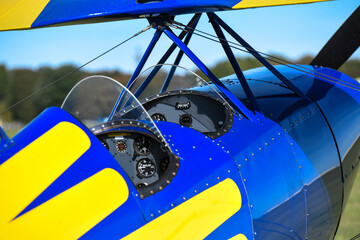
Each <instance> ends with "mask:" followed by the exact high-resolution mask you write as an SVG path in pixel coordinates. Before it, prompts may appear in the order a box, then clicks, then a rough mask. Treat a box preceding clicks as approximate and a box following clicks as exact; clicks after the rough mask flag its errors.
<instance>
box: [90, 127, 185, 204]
mask: <svg viewBox="0 0 360 240" xmlns="http://www.w3.org/2000/svg"><path fill="white" fill-rule="evenodd" d="M115 126H116V125H115ZM136 126H137V125H136ZM97 136H98V138H99V140H100V141H101V142H103V144H104V146H105V145H106V146H108V149H109V152H110V153H111V154H112V156H113V157H114V158H115V160H116V161H117V162H118V163H119V164H120V166H121V167H122V169H123V170H124V171H125V172H126V174H127V176H128V177H129V179H131V181H132V183H133V184H134V186H136V188H137V190H138V191H139V193H140V198H142V199H143V198H145V197H147V196H149V195H152V194H155V193H156V192H158V191H161V190H162V189H163V188H164V187H165V186H167V185H168V184H169V183H170V182H171V180H172V179H173V177H174V176H175V175H174V173H176V172H177V169H178V168H179V162H178V161H179V158H178V157H176V156H175V155H174V154H172V153H171V152H170V151H169V149H168V148H166V147H165V146H164V144H163V143H162V142H161V140H160V139H158V138H156V137H155V136H152V135H150V134H148V133H142V132H139V131H136V132H135V131H134V132H130V131H129V132H117V131H114V132H111V133H100V134H98V135H97ZM145 155H146V156H145Z"/></svg>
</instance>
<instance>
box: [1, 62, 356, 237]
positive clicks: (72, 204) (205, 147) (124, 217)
mask: <svg viewBox="0 0 360 240" xmlns="http://www.w3.org/2000/svg"><path fill="white" fill-rule="evenodd" d="M305 67H306V68H309V69H311V70H312V69H315V70H316V71H317V72H321V73H323V74H325V75H326V76H327V77H326V78H328V79H330V80H332V81H333V80H334V79H333V78H331V77H335V78H336V79H338V80H337V81H338V83H333V82H329V81H324V79H320V78H318V79H317V78H315V77H313V76H312V75H310V74H303V73H301V72H299V71H295V70H292V69H289V68H287V67H285V66H284V67H278V70H279V71H280V72H282V74H284V75H285V76H286V77H287V78H288V79H289V80H290V81H291V82H292V83H294V84H295V85H296V86H297V87H298V88H299V89H300V90H301V91H302V92H303V93H304V94H305V95H306V96H307V97H306V98H301V97H299V96H297V95H296V94H295V93H294V92H293V91H291V90H290V89H288V88H286V87H285V86H284V85H283V84H282V83H280V82H279V80H277V78H276V77H275V76H274V75H273V74H271V73H270V72H269V71H268V70H266V69H264V68H259V69H254V70H250V71H245V76H246V78H247V79H248V82H249V85H250V88H251V90H252V91H253V93H254V95H255V97H256V99H257V101H258V103H259V105H260V107H261V112H262V113H259V112H257V116H261V115H262V114H264V115H265V118H260V117H259V119H260V121H250V120H248V119H246V118H245V117H243V116H241V115H236V114H232V115H231V123H230V125H231V128H228V129H226V131H225V133H223V134H219V136H218V137H213V138H211V137H209V136H206V135H204V134H202V133H201V132H199V131H196V130H194V129H191V128H188V127H184V126H181V125H180V124H176V123H172V122H167V121H159V122H157V126H158V128H159V129H160V131H161V132H162V134H163V136H164V137H165V139H166V141H167V143H168V144H169V147H170V149H171V151H172V152H173V153H174V154H175V155H176V156H178V157H179V167H178V170H177V172H174V173H173V175H172V176H171V181H169V183H168V185H166V186H165V187H161V188H159V189H158V190H157V191H156V192H155V193H151V194H150V195H149V196H147V197H145V198H141V196H140V195H139V191H138V189H137V188H136V187H135V186H134V184H133V182H132V181H131V179H130V178H129V177H128V176H127V173H126V172H125V171H124V169H122V168H121V166H120V164H119V162H118V161H117V160H116V159H115V158H114V157H113V155H112V154H110V153H109V151H108V150H107V149H106V148H105V147H104V146H103V145H102V143H101V142H100V141H99V140H98V139H97V137H96V136H94V134H93V133H92V132H91V131H90V130H89V129H87V128H86V127H85V126H84V125H82V124H81V123H80V122H79V121H78V120H77V119H75V118H74V117H73V116H71V115H70V114H68V113H67V112H65V111H64V110H61V109H59V108H49V109H47V110H45V111H44V112H43V113H42V114H40V115H39V116H38V117H37V118H36V119H34V120H33V121H32V122H31V123H29V125H28V126H26V127H25V128H24V129H23V130H22V131H21V132H20V133H18V134H17V135H16V136H15V137H14V138H13V139H12V140H11V141H8V142H6V143H4V144H2V145H1V147H2V148H0V171H1V173H2V174H1V175H0V178H1V179H2V181H1V182H0V190H1V191H0V193H1V194H3V195H4V196H0V197H1V198H0V200H1V201H0V203H1V204H0V207H2V208H1V209H2V211H3V212H6V214H3V215H1V216H0V220H1V221H0V234H1V236H4V238H11V239H16V238H18V239H21V238H25V236H26V238H33V239H49V238H53V237H54V234H56V236H57V237H58V238H60V239H61V238H81V239H122V238H125V239H138V238H141V239H143V238H149V237H151V238H154V239H168V238H178V239H230V238H233V239H274V240H275V239H276V240H281V239H316V240H318V239H325V240H327V239H333V237H334V234H335V233H336V230H337V227H338V224H339V221H340V218H341V213H342V211H343V209H344V207H345V203H346V201H347V199H348V196H349V193H350V190H351V187H352V184H353V182H354V179H355V177H356V174H357V172H358V169H359V167H358V162H359V156H360V146H359V144H360V143H359V140H358V137H359V133H360V124H358V123H359V120H360V108H359V102H360V96H359V93H358V91H357V90H356V89H355V88H357V87H358V84H357V83H356V82H355V80H353V79H351V78H349V77H347V76H346V75H344V74H341V73H339V72H337V71H334V70H331V69H327V68H313V67H311V66H305ZM329 76H331V77H329ZM340 80H341V81H346V82H347V83H346V84H345V85H347V86H350V87H351V86H352V87H351V88H350V87H344V86H343V85H344V82H341V81H340ZM222 81H223V82H224V84H225V85H226V86H227V87H228V88H229V89H230V90H231V91H232V93H233V94H234V95H236V96H237V97H238V98H240V99H242V101H243V102H244V103H245V105H248V103H247V100H246V97H245V95H244V93H243V90H242V88H241V85H240V84H239V82H238V80H237V79H236V77H234V76H229V77H226V78H224V79H223V80H222ZM197 90H198V91H206V90H207V88H206V87H204V88H202V87H199V88H197ZM210 107H211V106H210ZM199 111H200V112H201V111H202V109H199ZM202 113H203V112H202ZM203 114H204V113H203ZM105 125H106V126H105ZM103 126H104V129H111V126H112V125H111V123H104V124H103ZM99 128H102V126H99ZM54 129H55V130H54ZM56 129H60V130H56ZM74 131H75V132H77V134H76V136H75V135H74ZM104 131H105V132H106V131H108V130H104ZM111 131H119V132H121V131H122V130H121V128H119V129H118V130H117V129H111ZM146 131H147V130H146ZM55 133H56V134H55ZM124 136H125V137H126V134H125V135H124ZM43 139H45V140H46V141H45V142H44V140H43ZM5 140H6V139H5ZM69 140H71V141H69ZM0 143H2V142H0ZM39 144H40V146H42V147H41V148H39V147H36V148H35V150H34V146H37V145H39ZM81 146H83V147H84V149H82V148H81ZM79 151H80V152H79ZM25 153H26V155H24V156H27V158H28V159H23V158H19V157H18V156H22V155H21V154H25ZM72 153H74V154H75V155H74V154H73V155H71V154H72ZM19 154H20V155H19ZM64 154H65V155H64ZM66 154H68V155H66ZM62 155H64V156H68V158H69V159H70V160H71V161H70V162H69V159H65V158H64V161H63V160H62V158H61V157H60V158H61V159H58V160H56V161H55V160H54V161H55V162H52V161H53V159H56V158H55V157H59V156H62ZM65 160H66V161H65ZM18 162H20V164H19V163H18ZM50 163H51V164H50ZM65 163H66V164H68V165H64V164H65ZM16 164H19V165H16ZM49 164H50V165H49ZM9 166H10V167H9ZM11 166H18V167H15V168H12V167H11ZM60 167H61V169H60V170H59V171H58V170H56V169H57V168H60ZM44 168H46V169H44ZM54 169H55V170H56V171H55V170H54ZM50 170H51V171H50ZM53 170H54V171H53ZM18 172H22V174H17V173H18ZM27 174H30V175H29V176H31V177H28V175H27ZM34 176H36V177H34ZM42 178H44V179H42ZM99 179H100V180H101V181H100V180H99ZM98 181H100V182H98ZM91 183H93V185H89V186H91V187H85V188H84V186H87V185H86V184H91ZM94 183H96V184H95V185H94ZM84 184H85V185H84ZM15 188H16V189H15ZM12 189H15V191H13V190H12ZM77 189H81V191H77ZM17 192H24V194H22V197H21V198H19V197H17V196H18V195H17V194H16V193H17ZM104 192H106V194H105V193H104ZM25 193H26V194H25ZM115 193H116V194H115ZM89 196H91V197H89ZM19 199H26V201H25V200H24V201H18V200H19ZM66 199H70V200H71V201H65V200H66ZM120 200H121V201H120ZM55 203H57V204H55ZM99 203H101V204H99ZM43 209H47V210H46V211H43ZM44 214H45V215H44ZM74 219H75V220H74ZM68 222H72V224H67V225H66V224H65V225H64V224H63V223H68ZM18 223H20V225H14V224H18ZM14 226H18V227H17V228H16V227H14ZM22 234H25V235H22ZM21 236H22V237H21Z"/></svg>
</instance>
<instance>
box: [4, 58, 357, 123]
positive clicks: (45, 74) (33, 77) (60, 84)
mask: <svg viewBox="0 0 360 240" xmlns="http://www.w3.org/2000/svg"><path fill="white" fill-rule="evenodd" d="M311 59H312V57H311V56H305V57H303V58H301V59H299V60H298V61H296V63H300V64H308V63H309V62H310V61H311ZM237 60H238V62H239V64H240V66H241V67H242V69H243V70H246V69H251V68H254V67H259V66H261V65H260V63H259V62H258V61H256V60H255V59H253V58H238V59H237ZM76 68H77V67H76V66H74V65H63V66H60V67H40V68H38V69H25V68H17V69H8V68H7V67H6V66H5V65H0V112H1V111H2V110H4V109H6V108H8V107H10V106H12V105H14V104H16V103H18V102H19V101H22V102H21V103H20V104H18V105H16V106H14V107H12V108H10V109H9V110H7V111H5V112H3V113H2V114H0V120H2V121H6V122H9V121H19V122H23V123H27V122H29V121H30V120H32V119H33V118H34V117H35V116H37V115H38V114H39V113H40V112H41V111H43V110H44V109H45V108H47V107H49V106H60V105H61V103H62V102H63V100H64V98H65V97H66V95H67V93H68V92H69V91H70V90H71V88H72V87H73V86H74V85H75V84H76V83H77V82H78V81H80V80H81V79H83V78H85V77H87V76H91V75H104V76H108V77H111V78H113V79H116V80H117V81H119V82H120V83H122V84H123V85H126V83H127V81H128V80H129V78H130V75H129V74H128V73H123V72H120V71H118V70H114V71H97V72H90V71H85V70H78V71H75V70H76ZM210 69H211V70H212V71H213V72H214V73H215V75H216V76H218V77H219V78H221V77H224V76H227V75H229V74H233V70H232V68H231V65H230V63H229V62H228V61H222V62H218V63H217V64H215V65H214V66H212V67H211V68H210ZM73 71H75V72H74V73H72V74H70V75H67V74H68V73H70V72H73ZM340 71H341V72H344V73H346V74H348V75H349V76H351V77H353V78H359V77H360V59H355V60H350V61H348V62H347V63H345V64H344V65H343V66H342V67H341V68H340ZM196 72H197V73H198V74H200V75H201V73H200V71H196ZM64 76H66V77H64ZM202 76H203V75H202ZM62 77H63V79H62ZM58 79H61V80H60V81H57V82H55V83H54V81H56V80H58ZM51 83H53V84H51ZM49 84H51V85H50V86H48V85H49ZM46 86H48V87H46ZM44 87H46V89H44V90H41V89H43V88H44ZM40 90H41V91H40ZM39 91H40V92H39ZM38 92H39V93H38ZM34 93H35V94H34ZM32 94H33V95H32ZM28 96H31V97H30V98H28V99H25V98H26V97H28Z"/></svg>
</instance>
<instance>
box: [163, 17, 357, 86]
mask: <svg viewBox="0 0 360 240" xmlns="http://www.w3.org/2000/svg"><path fill="white" fill-rule="evenodd" d="M173 23H174V24H176V25H178V26H175V25H172V24H169V26H170V27H173V28H177V29H181V30H184V31H189V30H187V29H190V30H192V31H194V33H193V34H195V35H197V36H199V37H202V38H205V39H208V40H211V41H214V42H217V43H220V44H225V43H224V42H227V43H228V44H229V46H230V47H231V48H234V49H236V50H239V51H242V52H245V53H249V54H251V53H250V51H251V50H250V49H248V48H246V47H244V46H242V45H241V44H239V43H235V42H232V41H228V40H227V39H222V38H219V37H217V36H215V35H212V34H210V33H207V32H204V31H201V30H198V29H194V28H191V27H189V26H186V25H184V24H181V23H178V22H176V21H173ZM179 26H180V27H179ZM196 32H199V33H196ZM205 35H207V36H209V37H207V36H205ZM234 45H235V46H234ZM256 52H257V53H258V54H260V55H263V56H262V57H263V58H265V59H266V60H268V61H271V62H274V63H277V64H279V65H283V66H286V67H289V68H292V69H295V70H297V71H300V72H303V73H306V74H309V75H312V76H314V77H317V78H320V79H324V80H326V81H329V82H332V83H336V84H338V85H341V86H343V87H346V88H350V89H353V90H355V91H360V87H359V85H357V84H353V83H349V82H347V81H344V80H341V79H338V78H335V77H333V76H329V75H326V74H324V73H320V72H318V71H315V70H313V69H309V68H306V67H304V66H301V65H298V64H294V63H291V62H289V61H287V60H284V59H281V58H278V57H274V56H271V55H270V54H266V53H263V52H259V51H257V50H256ZM264 56H265V57H264ZM288 64H291V65H294V66H291V65H288ZM302 69H305V70H302ZM345 84H348V85H352V86H348V85H345Z"/></svg>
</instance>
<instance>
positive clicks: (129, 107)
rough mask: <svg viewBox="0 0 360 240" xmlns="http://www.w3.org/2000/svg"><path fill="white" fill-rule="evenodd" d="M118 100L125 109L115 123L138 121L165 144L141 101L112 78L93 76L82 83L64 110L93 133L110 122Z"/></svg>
mask: <svg viewBox="0 0 360 240" xmlns="http://www.w3.org/2000/svg"><path fill="white" fill-rule="evenodd" d="M119 96H121V103H120V106H122V107H121V108H120V109H119V111H118V112H117V113H116V114H115V115H114V116H115V117H113V119H117V120H135V121H137V122H139V123H140V122H141V123H142V124H146V125H147V126H148V127H149V128H150V130H151V131H152V132H153V133H154V134H155V135H156V136H158V137H160V138H161V139H162V140H163V141H164V142H166V141H165V139H164V138H163V137H162V134H161V132H160V131H159V129H158V128H157V126H156V124H155V123H154V121H153V120H152V119H151V117H150V116H149V114H148V113H147V111H146V110H145V109H144V108H143V106H142V105H141V103H140V102H139V100H138V99H137V98H136V97H135V96H134V95H133V94H132V93H131V92H130V91H129V90H128V89H127V88H126V87H124V86H123V85H122V84H121V83H119V82H117V81H115V80H114V79H112V78H109V77H105V76H91V77H87V78H85V79H83V80H81V81H80V82H79V83H78V84H77V85H75V86H74V87H73V89H71V91H70V92H69V94H68V95H67V96H66V98H65V100H64V102H63V104H62V106H61V108H62V109H64V110H66V111H67V112H69V113H71V114H72V115H73V116H75V117H76V118H77V119H78V120H80V121H81V122H82V123H83V124H85V125H86V126H87V127H88V128H89V129H91V128H92V127H94V126H97V125H99V124H102V123H104V122H107V121H109V116H110V115H111V113H112V110H113V108H114V106H115V105H116V102H117V100H118V99H119Z"/></svg>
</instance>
